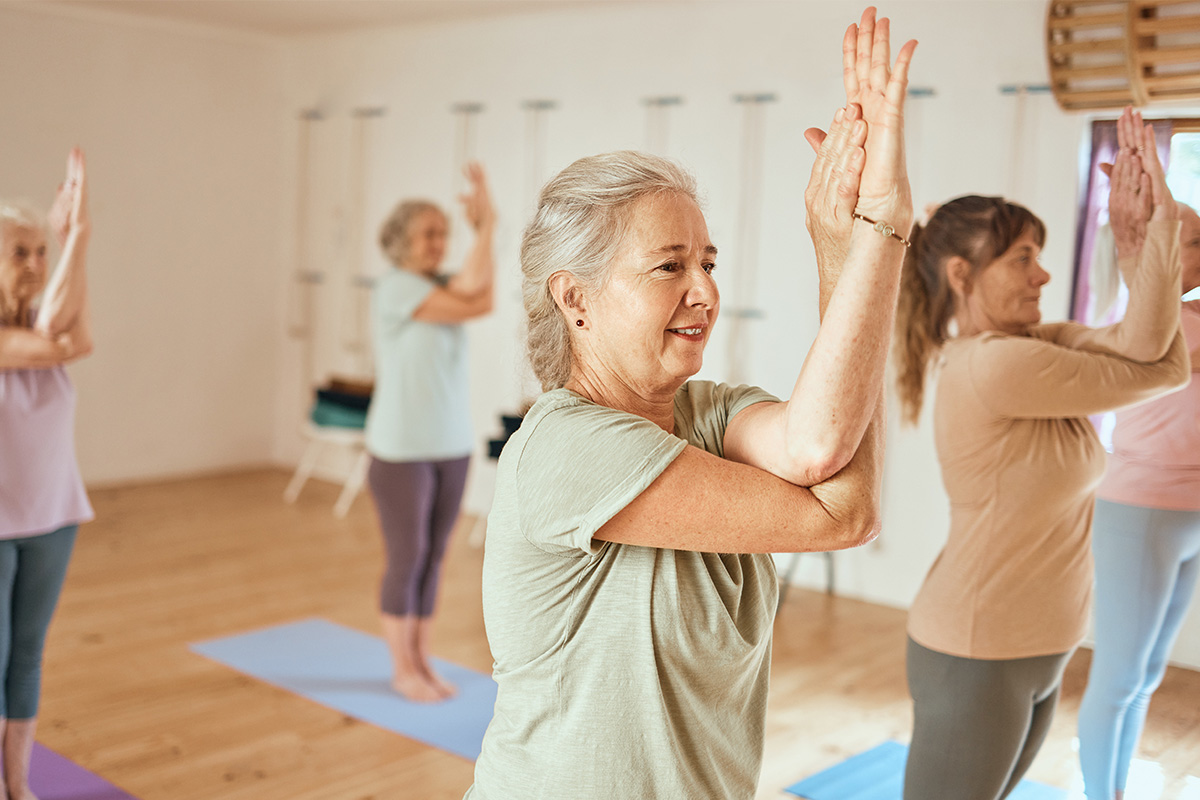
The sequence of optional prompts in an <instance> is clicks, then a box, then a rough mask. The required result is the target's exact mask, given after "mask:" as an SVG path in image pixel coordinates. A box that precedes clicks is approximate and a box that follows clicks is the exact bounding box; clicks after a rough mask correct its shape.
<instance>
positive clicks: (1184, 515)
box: [1079, 205, 1200, 800]
mask: <svg viewBox="0 0 1200 800" xmlns="http://www.w3.org/2000/svg"><path fill="white" fill-rule="evenodd" d="M1179 212H1180V214H1179V216H1180V222H1181V223H1182V224H1181V228H1180V237H1179V238H1180V242H1179V243H1180V249H1179V252H1180V261H1181V262H1182V273H1181V284H1182V286H1181V288H1182V290H1183V294H1187V293H1188V292H1190V291H1192V290H1194V289H1196V288H1197V287H1200V216H1198V215H1197V214H1196V212H1195V210H1193V209H1191V208H1188V207H1187V206H1184V205H1180V207H1179ZM1113 237H1114V239H1115V240H1116V245H1117V256H1118V258H1121V257H1123V256H1125V255H1126V254H1127V253H1129V252H1131V251H1133V250H1136V248H1137V246H1138V242H1139V237H1138V231H1137V230H1136V229H1133V228H1131V227H1128V226H1126V227H1124V228H1118V227H1117V226H1115V225H1114V226H1113ZM1180 321H1181V322H1182V325H1183V331H1184V335H1185V336H1186V337H1187V343H1188V349H1189V350H1190V351H1191V353H1190V354H1191V362H1192V381H1191V383H1190V384H1189V385H1188V386H1186V387H1184V388H1183V389H1182V390H1181V391H1178V392H1175V393H1174V394H1169V395H1167V396H1165V397H1161V398H1159V399H1157V400H1153V401H1151V402H1149V403H1145V404H1143V405H1140V406H1134V407H1133V408H1129V409H1126V410H1124V411H1121V412H1118V414H1117V425H1116V429H1115V431H1114V434H1113V452H1112V455H1111V456H1110V457H1109V460H1108V473H1107V474H1106V475H1105V478H1104V481H1103V482H1102V483H1101V484H1100V489H1099V491H1098V492H1097V497H1098V498H1099V499H1098V500H1097V501H1096V517H1095V523H1094V526H1093V530H1092V552H1093V554H1094V555H1095V560H1096V602H1095V608H1094V614H1095V622H1096V644H1095V649H1094V650H1093V654H1092V666H1091V672H1090V674H1089V676H1088V686H1087V691H1086V692H1085V693H1084V695H1083V702H1082V704H1081V705H1080V707H1079V761H1080V765H1081V766H1082V768H1083V780H1084V788H1085V790H1086V792H1087V796H1088V798H1089V799H1090V800H1114V798H1115V800H1121V798H1123V797H1124V794H1125V782H1126V778H1127V777H1128V775H1129V764H1130V761H1131V760H1132V758H1133V751H1134V749H1135V748H1136V747H1137V743H1138V739H1139V738H1140V737H1141V734H1142V726H1143V724H1144V723H1145V720H1146V711H1147V709H1148V708H1149V706H1150V696H1151V695H1152V694H1153V693H1154V690H1155V689H1157V688H1158V685H1159V684H1160V683H1161V682H1162V679H1163V675H1164V674H1165V673H1166V671H1167V659H1168V657H1169V656H1170V654H1171V647H1172V645H1174V643H1175V639H1176V638H1177V637H1178V635H1179V629H1180V626H1181V625H1182V624H1183V619H1184V616H1185V615H1186V612H1187V609H1188V604H1189V602H1190V601H1191V599H1192V593H1193V590H1194V589H1195V588H1196V578H1197V575H1200V380H1196V377H1195V374H1196V372H1197V371H1200V300H1192V301H1190V302H1186V303H1183V307H1182V309H1181V313H1180Z"/></svg>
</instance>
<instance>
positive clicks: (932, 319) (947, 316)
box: [894, 195, 1046, 425]
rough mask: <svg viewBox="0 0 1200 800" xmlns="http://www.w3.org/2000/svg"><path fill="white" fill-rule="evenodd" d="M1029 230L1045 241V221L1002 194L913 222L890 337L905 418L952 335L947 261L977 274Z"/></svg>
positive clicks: (910, 417)
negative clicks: (893, 333)
mask: <svg viewBox="0 0 1200 800" xmlns="http://www.w3.org/2000/svg"><path fill="white" fill-rule="evenodd" d="M1027 230H1029V231H1032V232H1033V234H1034V238H1035V239H1036V241H1037V243H1038V246H1039V247H1041V246H1042V245H1044V244H1045V241H1046V226H1045V225H1044V224H1043V223H1042V221H1041V220H1040V219H1038V218H1037V217H1036V216H1034V214H1033V212H1031V211H1030V210H1029V209H1027V208H1025V207H1024V206H1019V205H1017V204H1016V203H1010V202H1008V201H1006V200H1005V199H1004V198H1002V197H980V196H978V195H966V196H964V197H958V198H955V199H954V200H951V201H950V202H948V203H946V204H945V205H943V206H942V207H941V208H939V209H938V210H937V211H935V212H934V213H933V216H931V217H930V218H929V222H928V223H926V225H925V227H924V228H922V227H921V226H920V225H915V226H913V232H912V235H911V236H910V237H909V240H910V241H911V242H912V246H911V247H910V248H909V249H908V252H907V253H906V254H905V257H904V266H903V268H902V270H901V274H900V300H899V304H898V306H897V308H896V337H895V342H894V357H895V360H896V368H897V369H896V373H897V374H896V388H897V390H898V391H899V394H900V406H901V418H902V419H903V421H904V422H907V423H908V424H910V425H916V424H917V419H918V418H919V417H920V414H921V405H922V403H923V401H924V399H925V384H926V375H927V371H928V368H929V362H930V360H932V358H933V357H934V355H935V354H936V353H937V351H938V350H940V349H941V347H942V345H943V344H945V343H946V340H947V339H948V338H949V336H950V320H951V319H953V318H954V312H955V296H954V292H953V290H952V289H951V288H950V281H949V280H948V279H947V278H946V268H945V264H946V261H947V260H948V259H950V258H952V257H954V256H958V257H960V258H963V259H965V260H966V261H967V262H968V263H970V265H971V268H972V269H971V274H972V275H976V274H978V273H979V272H980V270H982V269H983V268H984V267H986V266H988V265H989V264H991V263H992V262H993V261H995V260H996V259H997V258H999V257H1000V256H1001V255H1003V254H1004V252H1005V251H1007V250H1008V249H1009V248H1010V247H1012V246H1013V244H1014V243H1015V242H1016V241H1017V239H1019V238H1020V237H1021V235H1022V234H1023V233H1025V231H1027Z"/></svg>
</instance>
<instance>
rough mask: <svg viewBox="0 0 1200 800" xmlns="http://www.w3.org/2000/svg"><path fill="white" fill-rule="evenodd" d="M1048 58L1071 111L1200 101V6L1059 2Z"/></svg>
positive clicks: (1191, 2)
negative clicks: (1162, 38)
mask: <svg viewBox="0 0 1200 800" xmlns="http://www.w3.org/2000/svg"><path fill="white" fill-rule="evenodd" d="M1160 37H1167V38H1166V39H1165V41H1164V42H1163V43H1161V44H1160V41H1159V40H1160ZM1046 57H1047V60H1048V62H1049V70H1050V85H1051V90H1052V91H1053V92H1054V97H1055V99H1056V100H1057V101H1058V104H1059V106H1061V107H1062V108H1063V109H1065V110H1079V109H1089V110H1095V109H1107V108H1111V109H1118V108H1121V107H1122V106H1125V105H1135V106H1146V105H1151V104H1153V103H1155V102H1164V101H1172V102H1178V101H1180V100H1190V99H1200V0H1119V1H1118V0H1052V1H1051V2H1050V3H1049V4H1048V6H1047V13H1046Z"/></svg>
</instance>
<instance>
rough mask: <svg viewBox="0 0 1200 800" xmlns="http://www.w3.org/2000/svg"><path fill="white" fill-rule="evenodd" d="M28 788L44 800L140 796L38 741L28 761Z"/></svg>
mask: <svg viewBox="0 0 1200 800" xmlns="http://www.w3.org/2000/svg"><path fill="white" fill-rule="evenodd" d="M29 788H30V789H33V793H34V794H36V795H37V796H38V797H39V798H41V800H137V798H136V797H134V796H133V795H131V794H129V793H127V792H123V791H121V790H120V789H118V788H117V787H115V786H113V785H112V784H111V783H109V782H108V781H106V780H104V778H101V777H100V776H99V775H93V774H92V773H90V772H88V771H87V770H86V769H84V768H83V767H81V766H79V765H78V764H76V763H75V762H74V761H71V760H70V759H68V758H64V757H62V756H60V755H59V754H58V753H56V752H54V751H53V750H50V749H49V748H46V747H42V746H41V745H40V744H36V743H35V744H34V746H33V761H32V763H30V765H29Z"/></svg>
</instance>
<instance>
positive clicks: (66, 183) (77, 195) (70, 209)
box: [47, 147, 91, 245]
mask: <svg viewBox="0 0 1200 800" xmlns="http://www.w3.org/2000/svg"><path fill="white" fill-rule="evenodd" d="M47 222H48V223H49V225H50V230H51V231H52V232H53V234H54V235H55V237H57V239H58V243H59V244H60V245H61V244H63V242H65V241H66V240H67V236H68V234H70V233H71V231H73V230H76V231H83V230H85V229H86V228H87V227H88V226H89V225H90V224H91V218H90V217H89V215H88V207H87V164H86V162H85V161H84V158H83V151H82V150H80V149H79V148H78V147H75V148H72V149H71V152H70V153H69V154H68V155H67V177H66V178H65V179H64V180H63V183H62V185H61V186H59V187H58V194H57V195H56V196H55V197H54V202H53V203H52V204H51V205H50V211H49V213H48V214H47Z"/></svg>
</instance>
